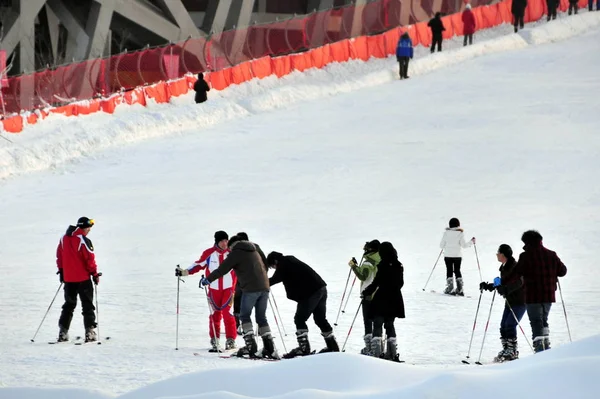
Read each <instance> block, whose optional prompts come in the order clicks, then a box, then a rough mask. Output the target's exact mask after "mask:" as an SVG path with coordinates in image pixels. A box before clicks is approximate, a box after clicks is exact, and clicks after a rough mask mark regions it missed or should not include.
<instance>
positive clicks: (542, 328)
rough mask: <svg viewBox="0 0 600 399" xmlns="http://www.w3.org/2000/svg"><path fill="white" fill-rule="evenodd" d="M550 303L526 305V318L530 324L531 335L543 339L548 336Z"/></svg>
mask: <svg viewBox="0 0 600 399" xmlns="http://www.w3.org/2000/svg"><path fill="white" fill-rule="evenodd" d="M551 307H552V304H551V303H528V304H527V316H529V324H531V335H532V337H533V339H535V337H544V336H548V335H550V330H549V328H548V315H549V314H550V308H551Z"/></svg>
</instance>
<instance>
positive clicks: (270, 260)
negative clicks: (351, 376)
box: [267, 251, 340, 359]
mask: <svg viewBox="0 0 600 399" xmlns="http://www.w3.org/2000/svg"><path fill="white" fill-rule="evenodd" d="M267 264H268V265H269V266H270V267H273V268H275V273H273V277H271V278H270V279H269V285H271V286H273V285H275V284H279V283H283V286H284V287H285V292H286V294H287V297H288V299H290V300H292V301H294V302H297V303H298V305H297V307H296V314H295V315H294V323H295V324H296V339H297V341H298V347H297V348H295V349H292V350H291V351H290V352H289V353H287V354H285V355H284V356H283V357H284V358H286V359H289V358H292V357H296V356H305V355H309V354H311V348H310V342H309V340H308V326H307V325H306V321H307V320H308V318H309V317H310V316H311V315H312V316H313V318H314V321H315V324H316V325H317V327H319V329H320V330H321V335H322V336H323V338H324V339H325V345H327V347H326V348H324V349H322V350H321V351H320V352H339V351H340V348H339V346H338V343H337V341H336V340H335V336H334V335H333V328H332V327H331V324H329V322H328V321H327V317H326V312H327V287H326V286H327V284H326V283H325V281H323V279H322V278H321V276H319V275H318V274H317V272H315V271H314V270H313V269H312V268H311V267H310V266H308V265H307V264H306V263H304V262H302V261H300V260H299V259H297V258H296V257H294V256H291V255H286V256H284V255H283V254H281V253H279V252H275V251H273V252H271V253H270V254H269V256H267Z"/></svg>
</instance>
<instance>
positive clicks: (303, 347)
mask: <svg viewBox="0 0 600 399" xmlns="http://www.w3.org/2000/svg"><path fill="white" fill-rule="evenodd" d="M296 340H297V341H298V347H297V348H294V349H292V350H291V351H289V352H288V353H286V354H285V355H283V358H284V359H291V358H293V357H296V356H306V355H310V342H309V341H308V330H298V331H296Z"/></svg>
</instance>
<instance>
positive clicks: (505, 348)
mask: <svg viewBox="0 0 600 399" xmlns="http://www.w3.org/2000/svg"><path fill="white" fill-rule="evenodd" d="M500 342H501V343H502V350H501V351H500V352H498V354H497V355H496V357H495V358H494V362H496V363H502V362H503V361H504V356H506V354H507V353H508V340H507V339H506V338H502V337H500Z"/></svg>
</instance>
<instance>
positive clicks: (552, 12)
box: [546, 0, 559, 21]
mask: <svg viewBox="0 0 600 399" xmlns="http://www.w3.org/2000/svg"><path fill="white" fill-rule="evenodd" d="M558 1H559V0H546V6H547V7H548V18H547V20H548V21H550V19H556V9H557V8H558Z"/></svg>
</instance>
